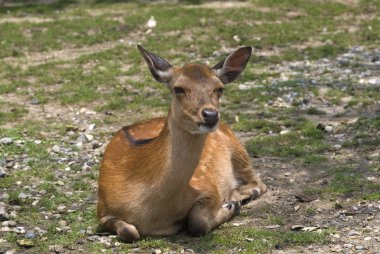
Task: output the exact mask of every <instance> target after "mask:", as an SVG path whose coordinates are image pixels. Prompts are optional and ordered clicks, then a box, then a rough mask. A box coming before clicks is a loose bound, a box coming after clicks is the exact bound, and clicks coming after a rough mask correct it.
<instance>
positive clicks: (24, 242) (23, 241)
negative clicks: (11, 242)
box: [17, 239, 34, 248]
mask: <svg viewBox="0 0 380 254" xmlns="http://www.w3.org/2000/svg"><path fill="white" fill-rule="evenodd" d="M17 245H18V246H20V247H24V248H31V247H33V246H34V243H33V242H32V241H31V240H28V239H20V240H17Z"/></svg>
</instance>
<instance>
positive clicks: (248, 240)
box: [244, 237, 253, 242]
mask: <svg viewBox="0 0 380 254" xmlns="http://www.w3.org/2000/svg"><path fill="white" fill-rule="evenodd" d="M244 240H246V241H247V242H253V238H250V237H246V238H245V239H244Z"/></svg>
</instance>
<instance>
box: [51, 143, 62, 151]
mask: <svg viewBox="0 0 380 254" xmlns="http://www.w3.org/2000/svg"><path fill="white" fill-rule="evenodd" d="M51 150H52V151H53V152H55V153H59V152H60V151H61V148H60V147H59V146H58V145H54V146H53V147H52V148H51Z"/></svg>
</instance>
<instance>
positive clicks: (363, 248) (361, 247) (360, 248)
mask: <svg viewBox="0 0 380 254" xmlns="http://www.w3.org/2000/svg"><path fill="white" fill-rule="evenodd" d="M355 250H365V247H364V246H363V245H357V246H355Z"/></svg>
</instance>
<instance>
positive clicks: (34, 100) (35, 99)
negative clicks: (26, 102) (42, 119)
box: [30, 98, 40, 105]
mask: <svg viewBox="0 0 380 254" xmlns="http://www.w3.org/2000/svg"><path fill="white" fill-rule="evenodd" d="M30 104H32V105H38V104H40V101H39V100H38V99H37V98H33V99H32V100H31V101H30Z"/></svg>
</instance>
